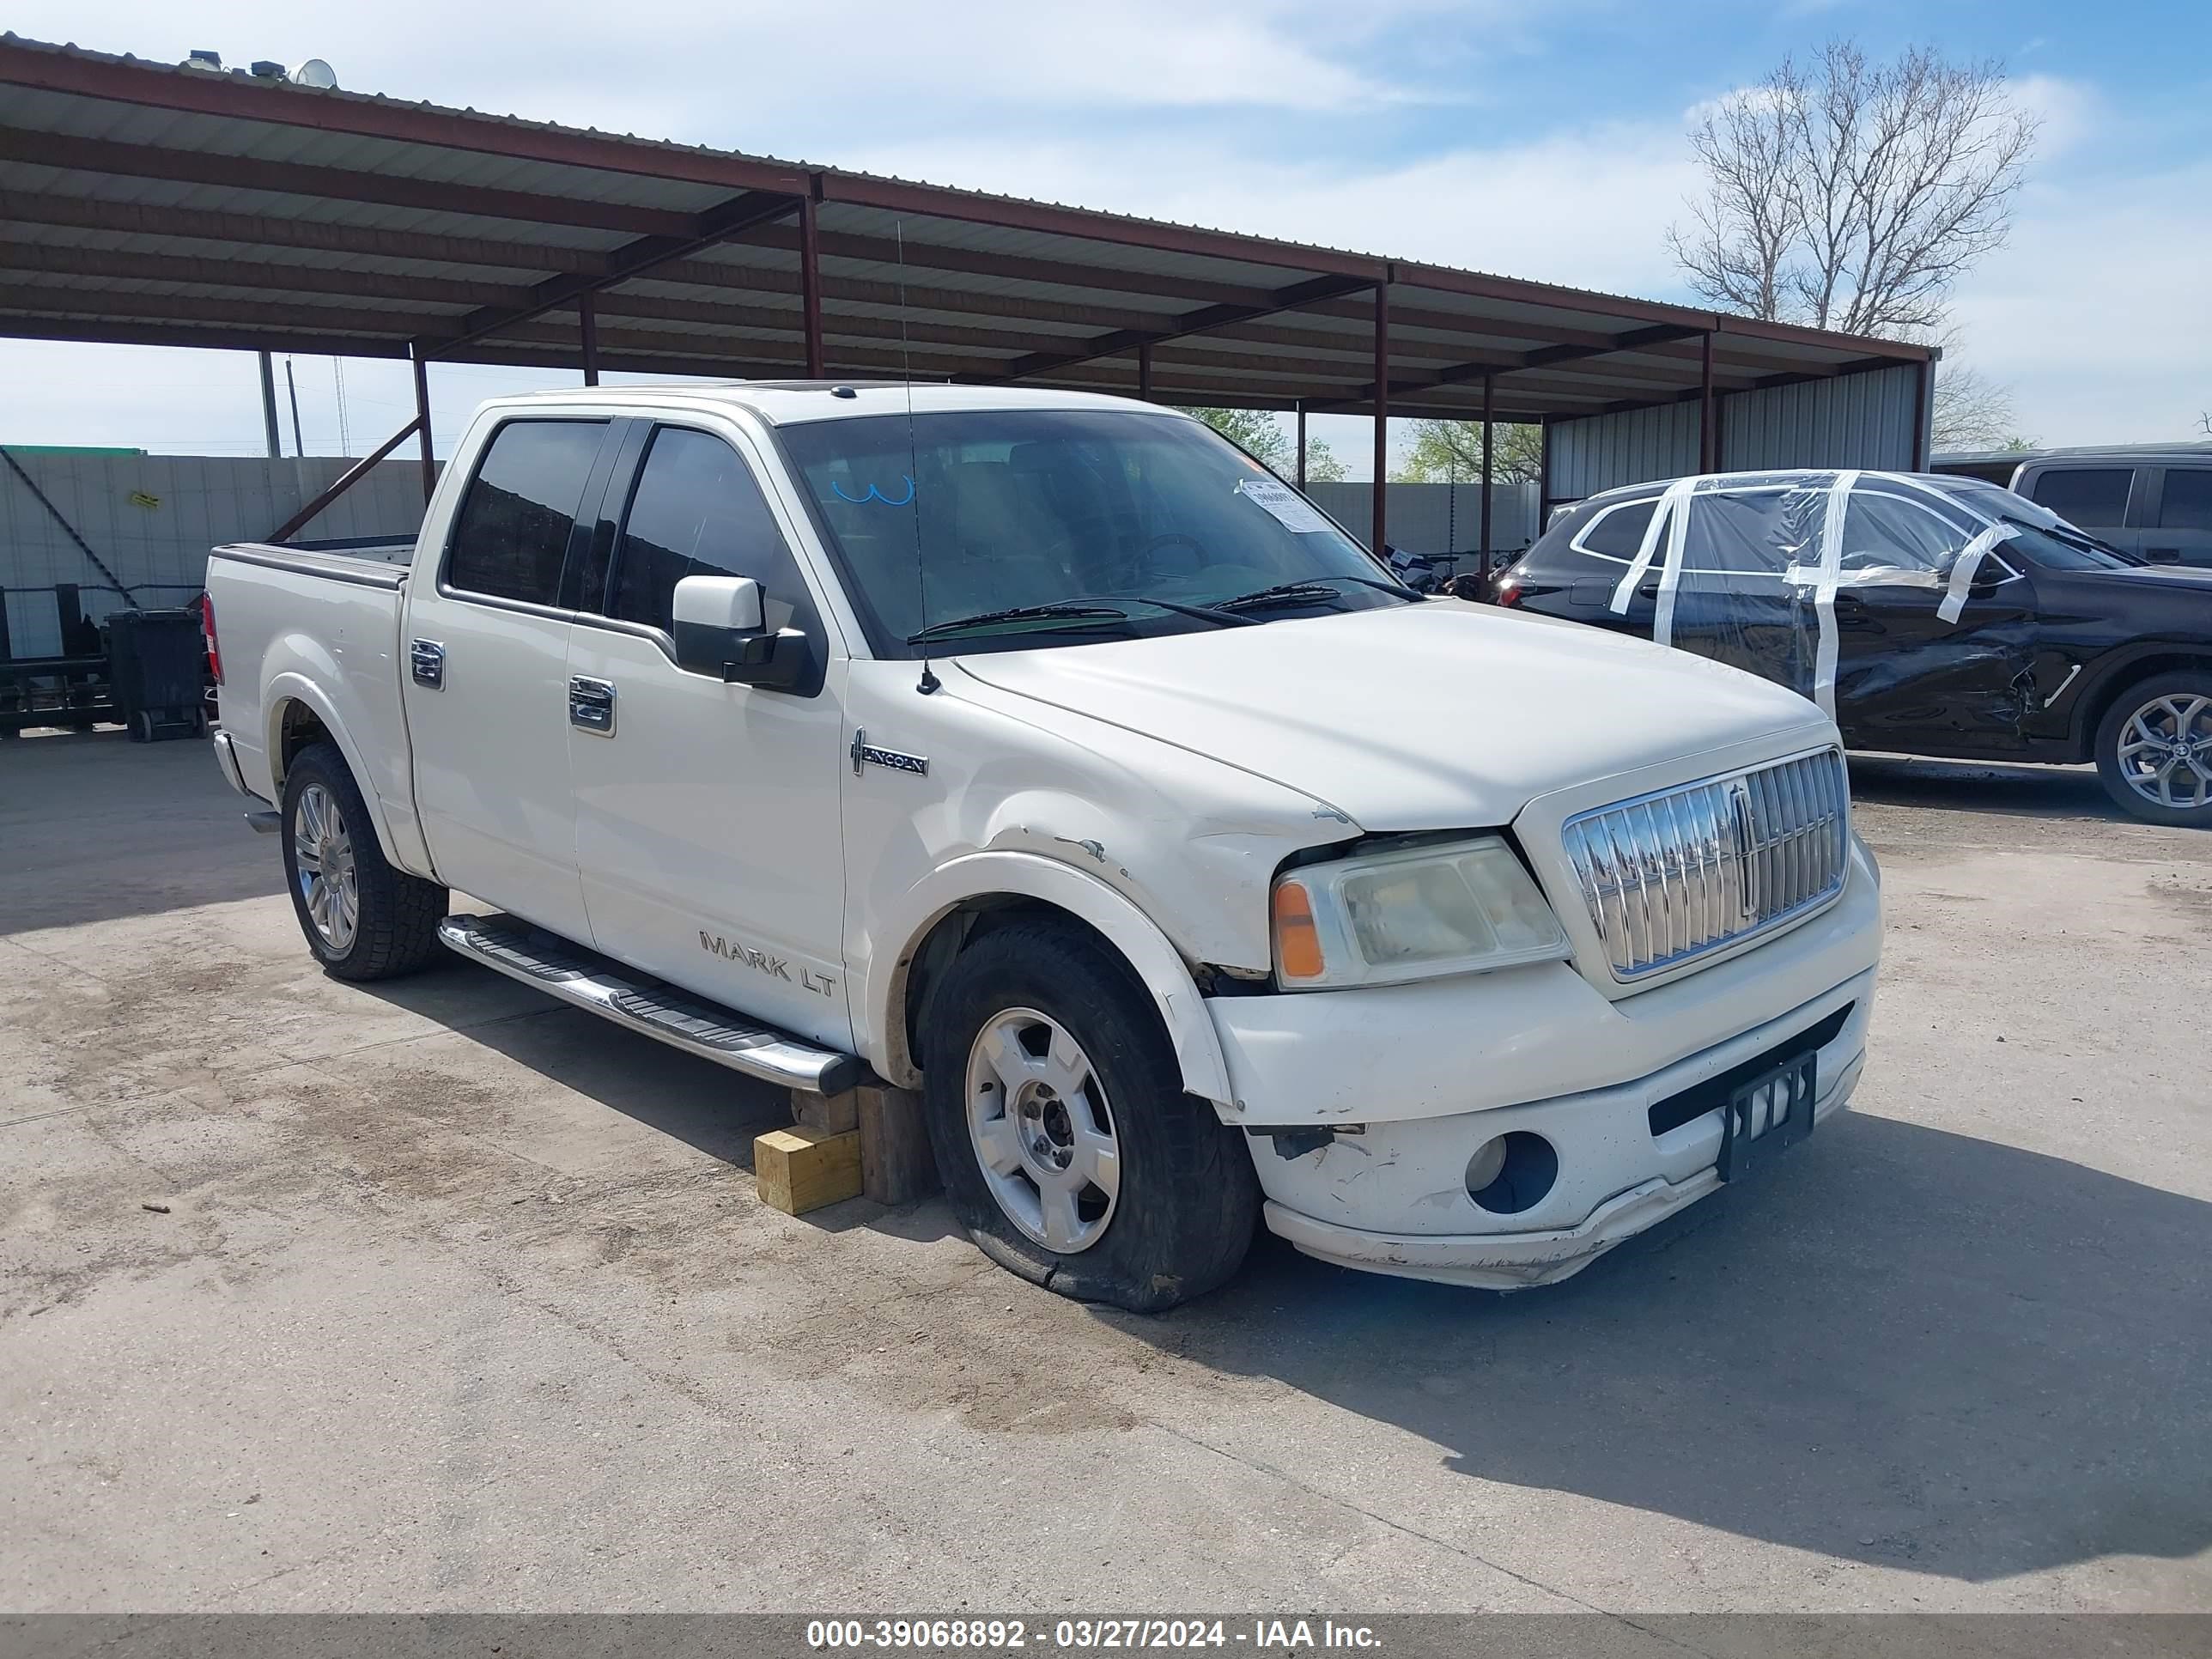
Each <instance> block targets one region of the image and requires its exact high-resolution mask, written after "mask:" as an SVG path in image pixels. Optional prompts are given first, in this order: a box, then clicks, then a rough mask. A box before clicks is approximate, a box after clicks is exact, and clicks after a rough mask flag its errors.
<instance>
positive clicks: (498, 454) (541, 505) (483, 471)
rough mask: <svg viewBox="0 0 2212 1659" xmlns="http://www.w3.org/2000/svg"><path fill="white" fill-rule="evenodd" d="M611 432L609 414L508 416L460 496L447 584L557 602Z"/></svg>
mask: <svg viewBox="0 0 2212 1659" xmlns="http://www.w3.org/2000/svg"><path fill="white" fill-rule="evenodd" d="M605 435H606V422H604V421H509V422H507V424H506V425H505V426H502V427H501V428H500V429H499V430H498V431H497V432H496V433H495V434H494V435H493V436H492V441H491V443H490V445H489V447H487V448H486V449H485V451H484V458H483V464H482V465H479V466H478V467H477V476H476V477H473V478H471V480H470V481H469V493H468V495H466V496H465V498H464V499H463V500H462V501H461V511H460V516H459V520H457V521H456V523H455V524H454V526H453V544H452V551H451V552H450V554H449V555H448V556H447V560H446V581H447V586H452V587H457V588H460V589H462V590H464V591H465V592H471V593H484V594H489V595H490V596H491V597H492V598H494V599H525V600H528V601H529V602H530V603H532V604H533V605H558V604H559V603H560V597H561V562H562V559H563V558H564V557H566V556H567V554H568V532H569V531H570V530H571V529H572V528H573V527H574V525H575V522H576V509H577V507H579V506H580V504H581V502H582V501H583V496H584V483H585V480H586V478H588V477H590V476H591V471H592V463H593V462H594V461H596V460H597V459H599V441H600V439H601V438H603V437H604V436H605Z"/></svg>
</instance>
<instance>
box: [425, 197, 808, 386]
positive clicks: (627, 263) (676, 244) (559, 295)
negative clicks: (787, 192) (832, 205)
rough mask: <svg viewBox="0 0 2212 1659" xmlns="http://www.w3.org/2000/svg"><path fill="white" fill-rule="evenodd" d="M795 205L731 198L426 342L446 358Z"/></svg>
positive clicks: (483, 311)
mask: <svg viewBox="0 0 2212 1659" xmlns="http://www.w3.org/2000/svg"><path fill="white" fill-rule="evenodd" d="M799 199H800V200H803V199H804V198H803V197H802V198H799ZM798 206H799V200H794V199H793V198H792V197H788V196H776V195H771V194H769V193H768V192H767V191H749V192H748V193H746V194H745V195H743V196H737V197H732V198H731V199H730V200H728V201H726V202H724V203H722V204H720V205H719V206H716V207H714V208H711V209H709V210H708V211H706V212H704V213H702V214H699V215H697V216H695V217H692V218H691V219H690V220H689V221H688V222H687V224H686V226H685V228H684V230H682V231H681V232H678V233H677V234H672V235H654V236H641V237H640V238H639V239H638V240H635V241H634V242H629V243H627V244H625V245H624V246H622V247H619V248H617V249H616V250H615V251H614V252H611V253H610V254H609V255H608V256H607V269H606V270H605V272H603V273H601V274H600V275H599V276H580V275H576V274H574V273H563V274H562V275H561V276H548V277H547V278H546V279H545V280H544V282H542V283H538V284H537V285H536V286H534V287H533V288H532V289H531V290H530V294H529V296H528V297H527V298H526V299H524V300H522V301H519V302H517V303H514V304H512V305H501V306H487V307H483V309H481V310H478V311H475V312H471V313H470V314H469V315H468V316H466V317H464V318H462V319H460V325H459V327H458V328H457V329H455V330H453V331H450V332H448V331H443V330H441V331H437V332H435V334H434V335H433V336H432V337H430V340H429V344H430V346H431V348H432V350H433V353H434V355H436V356H445V355H446V354H447V353H449V352H451V351H452V350H453V349H456V348H457V347H460V346H465V345H467V344H469V343H471V342H473V341H477V340H481V339H483V337H485V336H486V335H488V334H496V333H499V332H500V331H502V330H504V329H509V328H512V327H513V326H514V325H516V324H517V323H526V322H528V321H529V320H530V319H532V318H533V317H539V316H543V315H544V313H547V312H549V311H559V310H563V309H565V308H567V307H569V306H572V305H574V304H575V303H576V301H578V300H579V299H580V298H581V297H583V296H584V295H588V294H591V293H593V292H595V291H596V290H598V289H604V288H611V287H612V286H614V285H615V284H616V283H626V282H629V281H631V280H633V279H635V278H636V277H639V276H647V275H650V274H651V273H652V272H653V270H655V269H656V268H657V267H659V266H661V265H665V264H669V263H670V262H671V260H676V259H681V258H684V257H686V256H687V255H690V254H693V253H696V252H698V251H699V250H700V249H701V248H702V247H711V246H714V244H715V243H716V242H722V241H727V240H729V239H730V238H731V237H732V236H735V235H738V234H742V233H743V232H744V231H747V230H750V228H752V227H754V226H755V225H757V224H761V223H763V222H765V221H767V220H769V219H774V218H780V217H781V216H783V215H785V214H787V213H789V212H790V211H791V210H793V208H795V207H798Z"/></svg>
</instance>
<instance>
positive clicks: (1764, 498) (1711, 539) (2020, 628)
mask: <svg viewBox="0 0 2212 1659" xmlns="http://www.w3.org/2000/svg"><path fill="white" fill-rule="evenodd" d="M1488 597H1489V598H1490V599H1492V600H1493V601H1494V602H1495V603H1497V604H1499V605H1510V606H1515V607H1516V608H1519V609H1522V610H1527V611H1540V612H1542V613H1544V614H1546V615H1548V616H1553V617H1566V618H1569V619H1571V620H1572V621H1576V622H1583V623H1595V624H1597V625H1598V626H1600V627H1605V628H1611V629H1620V630H1623V631H1626V632H1629V633H1634V634H1639V635H1645V636H1647V637H1649V638H1652V639H1655V640H1656V641H1659V642H1660V643H1661V644H1662V645H1672V646H1674V647H1677V648H1678V649H1680V650H1683V651H1687V652H1691V653H1694V654H1696V655H1699V656H1703V657H1710V658H1711V659H1714V660H1715V661H1717V662H1723V663H1727V664H1729V665H1732V666H1734V667H1737V668H1743V669H1748V670H1750V671H1752V672H1753V673H1756V674H1759V675H1763V676H1764V677H1765V678H1768V679H1771V680H1776V681H1779V682H1780V683H1781V684H1784V685H1788V686H1791V687H1793V688H1795V689H1796V690H1798V691H1801V692H1802V693H1803V694H1804V695H1805V696H1808V697H1810V698H1812V699H1813V700H1814V702H1818V703H1819V704H1820V707H1821V708H1823V709H1825V710H1826V712H1827V713H1828V714H1832V716H1834V718H1835V720H1836V722H1837V724H1838V726H1841V727H1842V728H1843V734H1844V742H1845V743H1846V744H1849V745H1850V747H1852V748H1855V749H1876V750H1891V751H1895V752H1902V753H1906V754H1914V755H1933V756H1942V757H1947V758H1953V759H1963V760H2004V761H2040V762H2047V763H2053V764H2059V765H2065V764H2071V763H2080V762H2083V761H2087V760H2092V759H2093V760H2094V761H2095V762H2096V763H2097V769H2098V772H2099V775H2100V776H2101V777H2102V778H2103V780H2104V784H2105V787H2106V790H2107V791H2108V792H2109V793H2111V795H2112V799H2114V800H2115V801H2117V802H2118V804H2119V805H2121V806H2122V807H2123V808H2124V809H2125V810H2126V811H2129V812H2131V813H2133V814H2134V815H2135V816H2136V817H2140V818H2144V819H2147V820H2148V821H2149V822H2151V823H2166V824H2181V825H2192V826H2198V827H2203V828H2212V570H2203V569H2191V568H2176V567H2174V566H2172V565H2160V566H2150V565H2146V564H2143V563H2142V562H2139V561H2138V560H2136V558H2135V557H2134V556H2130V555H2127V554H2123V553H2120V552H2118V551H2117V550H2114V549H2112V548H2110V547H2108V546H2106V544H2103V543H2101V542H2099V541H2097V540H2095V539H2094V538H2092V537H2090V536H2087V535H2086V534H2085V533H2083V532H2081V531H2079V530H2077V529H2075V527H2074V526H2071V525H2069V524H2068V523H2067V522H2066V521H2065V520H2063V519H2060V518H2058V517H2057V516H2056V515H2054V514H2053V513H2051V512H2050V511H2049V510H2047V509H2046V508H2044V507H2039V506H2037V505H2036V504H2035V503H2034V502H2033V501H2027V499H2025V498H2024V497H2021V496H2019V495H2014V494H2013V493H2012V492H2011V491H2010V490H2008V489H1998V488H1997V487H1996V485H1994V484H1990V483H1983V482H1981V481H1980V480H1978V479H1973V478H1960V477H1936V476H1934V475H1929V474H1918V473H1911V474H1908V473H1897V472H1852V471H1832V472H1829V471H1790V472H1737V473H1723V474H1720V475H1717V476H1707V477H1690V478H1677V479H1675V480H1674V481H1672V482H1670V483H1645V484H1636V485H1632V486H1630V487H1628V488H1626V489H1615V490H1611V491H1608V492H1607V493H1606V494H1604V495H1594V496H1592V497H1591V498H1589V500H1588V501H1583V502H1582V503H1580V504H1579V505H1578V506H1577V507H1575V508H1574V509H1573V510H1572V511H1571V512H1569V513H1565V514H1563V515H1562V516H1561V517H1560V518H1559V520H1558V521H1557V522H1556V523H1554V524H1553V526H1551V527H1550V528H1549V529H1548V530H1547V531H1546V532H1544V534H1543V536H1542V537H1541V538H1540V539H1539V540H1538V541H1537V542H1536V544H1534V546H1533V547H1531V548H1530V549H1529V550H1528V552H1527V553H1525V554H1523V555H1522V557H1521V558H1520V559H1519V560H1518V561H1517V562H1515V563H1514V564H1512V565H1511V566H1510V567H1509V568H1506V569H1505V570H1504V571H1502V572H1500V573H1499V574H1498V576H1497V577H1496V578H1495V579H1494V580H1493V583H1492V589H1491V592H1490V593H1489V595H1488Z"/></svg>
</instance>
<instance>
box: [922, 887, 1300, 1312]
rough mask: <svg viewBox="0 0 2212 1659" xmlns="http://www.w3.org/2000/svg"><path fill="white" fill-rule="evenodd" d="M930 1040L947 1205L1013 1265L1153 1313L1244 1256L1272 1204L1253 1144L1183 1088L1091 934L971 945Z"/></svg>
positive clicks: (930, 1084) (929, 1026)
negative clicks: (1267, 1202)
mask: <svg viewBox="0 0 2212 1659" xmlns="http://www.w3.org/2000/svg"><path fill="white" fill-rule="evenodd" d="M922 1051H923V1052H922V1063H923V1083H922V1092H923V1098H924V1101H925V1103H926V1106H927V1119H928V1124H929V1135H930V1141H931V1145H932V1148H933V1151H934V1152H936V1154H937V1167H938V1168H939V1170H941V1171H943V1173H944V1178H945V1196H946V1199H947V1200H948V1201H949V1202H950V1204H951V1207H952V1211H953V1213H954V1214H955V1215H956V1216H957V1217H958V1218H959V1219H960V1221H961V1223H962V1225H964V1226H965V1227H966V1228H967V1230H968V1234H969V1237H971V1238H973V1239H974V1240H975V1243H976V1246H977V1248H979V1249H981V1250H982V1252H983V1253H984V1254H985V1255H987V1256H989V1257H990V1258H991V1259H992V1260H993V1261H996V1262H998V1263H999V1264H1000V1266H1001V1267H1006V1268H1008V1269H1009V1270H1011V1271H1012V1272H1014V1273H1019V1274H1020V1275H1021V1276H1022V1277H1023V1278H1024V1279H1030V1280H1031V1281H1032V1282H1034V1283H1036V1284H1038V1285H1043V1286H1044V1287H1045V1288H1046V1289H1048V1290H1051V1291H1057V1292H1059V1293H1060V1295H1062V1296H1066V1297H1073V1298H1074V1299H1075V1300H1077V1301H1079V1302H1106V1303H1110V1304H1114V1305H1115V1306H1116V1307H1121V1308H1127V1309H1128V1310H1131V1311H1132V1312H1134V1313H1158V1312H1162V1311H1164V1310H1166V1309H1169V1308H1172V1307H1174V1306H1175V1305H1176V1304H1178V1303H1181V1302H1184V1301H1187V1300H1188V1299H1189V1298H1190V1297H1194V1296H1200V1295H1203V1294H1204V1293H1205V1292H1206V1291H1210V1290H1212V1289H1214V1288H1215V1287H1216V1286H1218V1285H1221V1284H1223V1283H1224V1282H1225V1281H1226V1280H1227V1279H1230V1278H1231V1276H1232V1275H1234V1274H1235V1273H1236V1272H1237V1268H1238V1267H1240V1266H1241V1265H1243V1260H1244V1253H1245V1251H1246V1250H1247V1249H1249V1248H1250V1246H1251V1243H1252V1234H1253V1229H1254V1225H1255V1222H1256V1220H1257V1218H1258V1215H1259V1201H1260V1200H1259V1182H1258V1180H1257V1178H1256V1177H1255V1176H1254V1174H1253V1170H1252V1161H1251V1154H1250V1153H1249V1152H1247V1151H1246V1150H1245V1146H1244V1144H1243V1141H1244V1138H1243V1136H1242V1135H1240V1134H1238V1133H1237V1132H1236V1131H1235V1130H1233V1129H1231V1128H1228V1127H1225V1126H1224V1125H1223V1124H1222V1123H1221V1122H1220V1121H1219V1120H1218V1118H1217V1117H1215V1115H1214V1113H1213V1109H1212V1106H1211V1105H1209V1104H1208V1103H1206V1102H1205V1101H1203V1100H1200V1098H1198V1097H1196V1096H1194V1095H1191V1094H1188V1093H1186V1092H1185V1091H1184V1090H1183V1086H1182V1071H1181V1068H1180V1067H1179V1066H1177V1064H1176V1058H1175V1054H1174V1051H1173V1049H1172V1048H1170V1046H1169V1043H1168V1038H1167V1033H1166V1032H1165V1031H1164V1030H1163V1029H1162V1028H1161V1024H1160V1021H1159V1017H1158V1013H1157V1012H1155V1011H1154V1009H1153V1008H1152V1003H1151V1000H1150V998H1149V997H1147V996H1146V994H1145V993H1144V991H1143V989H1142V987H1140V986H1139V985H1138V984H1137V983H1136V981H1134V979H1133V976H1132V975H1130V974H1129V973H1128V971H1127V969H1124V968H1123V967H1122V965H1121V963H1119V962H1118V961H1116V960H1115V959H1114V958H1112V957H1110V956H1109V954H1108V953H1107V952H1106V951H1104V950H1103V948H1102V947H1100V946H1099V945H1097V944H1096V943H1095V942H1094V941H1092V940H1091V939H1089V938H1088V937H1086V936H1085V934H1084V933H1081V932H1080V931H1079V930H1078V929H1077V928H1075V927H1072V926H1070V925H1068V924H1066V923H1061V922H1054V921H1018V922H1015V923H1012V924H1011V925H1009V926H1007V927H1001V928H999V929H997V930H996V931H994V932H992V933H985V934H984V935H982V936H981V938H979V939H975V941H974V942H973V943H972V944H971V945H969V947H968V948H967V949H966V950H965V951H962V952H961V954H960V955H959V956H958V957H956V958H955V959H954V961H953V963H952V965H951V968H950V969H947V970H946V972H945V978H944V981H942V982H941V983H940V984H939V986H938V987H937V989H936V991H935V993H934V994H933V996H932V997H931V999H930V1003H929V1008H928V1012H927V1019H926V1022H925V1026H924V1037H923V1042H922Z"/></svg>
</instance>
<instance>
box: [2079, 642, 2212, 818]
mask: <svg viewBox="0 0 2212 1659" xmlns="http://www.w3.org/2000/svg"><path fill="white" fill-rule="evenodd" d="M2097 775H2098V777H2099V778H2100V780H2101V781H2103V783H2104V786H2105V793H2106V794H2108V795H2110V796H2111V797H2112V799H2113V801H2114V802H2115V803H2117V804H2118V806H2119V808H2120V810H2121V811H2124V812H2127V813H2129V814H2130V815H2131V816H2133V817H2138V818H2141V819H2142V820H2143V822H2145V823H2163V824H2168V825H2172V826H2173V827H2174V828H2177V829H2212V669H2203V668H2185V669H2181V670H2179V671H2176V672H2173V673H2171V674H2154V675H2153V676H2152V677H2151V678H2148V679H2147V680H2144V681H2142V682H2141V683H2140V684H2135V685H2131V686H2129V687H2128V688H2127V689H2126V690H2124V691H2122V692H2121V693H2120V695H2119V696H2118V698H2117V699H2116V700H2115V701H2114V702H2113V703H2112V707H2111V708H2108V709H2106V711H2105V718H2104V719H2103V720H2100V721H2099V722H2098V723H2097Z"/></svg>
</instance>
